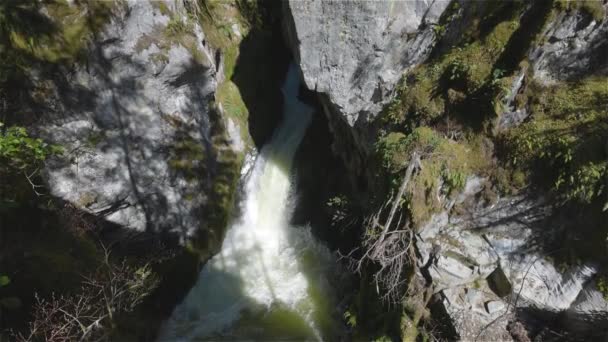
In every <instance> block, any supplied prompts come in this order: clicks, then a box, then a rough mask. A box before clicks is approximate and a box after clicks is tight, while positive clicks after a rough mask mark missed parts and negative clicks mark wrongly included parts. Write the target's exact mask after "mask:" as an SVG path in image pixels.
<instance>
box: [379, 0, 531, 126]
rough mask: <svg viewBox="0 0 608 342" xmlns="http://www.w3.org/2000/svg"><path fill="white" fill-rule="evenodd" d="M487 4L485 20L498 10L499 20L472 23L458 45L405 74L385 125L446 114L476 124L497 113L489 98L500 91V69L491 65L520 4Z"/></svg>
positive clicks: (433, 120)
mask: <svg viewBox="0 0 608 342" xmlns="http://www.w3.org/2000/svg"><path fill="white" fill-rule="evenodd" d="M490 7H491V8H490V9H489V10H488V11H490V12H489V13H485V14H484V15H485V16H486V17H488V19H487V20H488V21H490V20H491V18H493V16H498V15H501V16H504V18H502V19H504V20H502V21H499V22H498V23H497V24H496V25H495V26H493V27H491V28H487V27H485V26H484V25H482V22H478V21H476V22H474V23H476V24H477V26H474V27H471V28H470V29H469V30H468V31H467V32H466V33H465V35H464V37H465V38H463V43H462V45H461V46H458V47H455V48H453V49H452V50H450V51H448V52H447V53H445V54H443V55H441V56H439V57H437V58H435V59H432V60H430V61H429V62H427V63H425V64H423V65H421V66H419V67H417V68H415V69H414V70H413V71H412V72H410V73H409V74H408V75H406V77H405V78H404V80H403V82H402V83H401V85H400V87H399V88H398V96H397V98H396V100H395V101H394V102H393V103H392V104H391V105H390V106H388V107H387V110H386V112H385V116H384V121H385V123H386V124H389V125H397V126H399V125H406V126H409V127H410V128H411V127H412V126H414V127H415V126H417V125H428V124H434V123H436V122H437V121H438V120H439V119H440V118H442V117H445V116H448V117H450V116H451V117H455V118H457V119H459V120H460V121H464V122H466V123H468V124H471V123H475V124H479V123H481V122H482V120H483V119H485V118H488V117H493V116H495V115H496V113H495V112H494V105H493V100H494V98H496V97H497V96H499V95H500V94H499V93H503V89H502V87H497V85H498V84H499V82H498V81H497V80H498V79H500V78H501V77H502V74H503V72H501V71H500V70H499V69H496V68H495V67H494V65H495V63H496V62H497V61H498V59H499V57H500V56H501V54H503V53H504V52H505V48H506V47H507V45H508V43H509V39H510V38H511V37H512V36H513V34H514V33H515V32H516V31H517V30H518V28H519V25H520V20H519V15H520V14H521V12H522V10H523V6H522V5H521V4H518V3H513V2H505V3H501V4H500V5H498V6H490ZM471 61H475V63H471Z"/></svg>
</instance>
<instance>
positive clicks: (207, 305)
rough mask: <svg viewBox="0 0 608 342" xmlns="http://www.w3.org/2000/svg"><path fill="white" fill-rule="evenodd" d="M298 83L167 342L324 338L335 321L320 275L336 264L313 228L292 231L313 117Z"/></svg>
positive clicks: (294, 79) (292, 79)
mask: <svg viewBox="0 0 608 342" xmlns="http://www.w3.org/2000/svg"><path fill="white" fill-rule="evenodd" d="M300 82H301V80H300V78H299V70H298V69H297V68H296V67H295V66H294V65H292V66H290V68H289V71H288V73H287V77H286V80H285V82H284V85H283V88H282V91H283V96H284V108H283V119H282V122H281V123H280V125H279V127H278V128H277V130H276V131H275V133H274V135H273V136H272V138H271V140H270V142H269V143H268V144H267V145H265V146H264V147H263V148H262V149H261V151H260V153H259V155H258V156H257V159H256V160H255V164H254V166H253V169H252V170H251V172H250V173H249V174H248V175H247V177H248V178H247V179H246V180H245V186H244V190H245V194H244V198H243V200H242V202H241V204H240V205H241V211H240V217H238V218H236V219H235V220H234V221H233V223H232V224H231V225H230V227H229V229H228V230H227V233H226V237H225V240H224V242H223V244H222V248H221V252H220V253H219V254H218V255H216V256H214V257H213V258H212V259H211V260H209V262H208V263H207V264H206V265H205V267H204V268H203V270H202V271H201V273H200V275H199V278H198V281H197V283H196V285H195V286H194V287H193V288H192V289H191V290H190V292H189V293H188V295H187V296H186V298H185V300H184V301H183V303H181V304H180V305H179V306H178V307H177V308H176V309H175V311H174V312H173V314H172V316H171V318H170V319H169V320H168V321H167V322H166V323H165V325H164V326H163V327H162V329H161V334H160V340H161V341H190V340H197V341H198V340H201V339H212V340H218V339H227V340H230V339H272V338H275V339H278V338H282V339H285V338H289V339H294V338H296V339H299V340H302V339H307V340H321V339H322V333H321V332H320V331H321V330H322V329H323V325H325V326H327V325H328V324H329V323H328V321H329V320H330V319H329V318H328V317H330V316H331V314H330V311H331V304H330V301H331V299H330V296H328V294H327V291H326V289H327V288H328V286H326V284H324V282H326V281H325V280H324V278H323V276H322V274H323V273H324V271H326V270H325V268H326V267H330V266H327V265H331V264H333V260H331V255H330V253H329V251H328V250H327V249H326V248H325V247H324V246H323V245H321V244H320V243H318V242H317V241H315V239H314V238H313V237H312V235H311V233H310V229H309V228H307V227H291V226H290V225H289V220H290V218H291V214H292V211H293V210H292V209H293V206H294V200H293V198H294V197H295V196H294V194H293V185H292V176H291V168H292V163H293V158H294V154H295V152H296V150H297V147H298V145H299V144H300V142H301V140H302V138H303V137H304V134H305V132H306V129H307V128H308V126H309V124H310V121H311V118H312V108H311V107H309V106H308V105H306V104H304V103H302V102H300V101H299V100H298V98H297V95H298V89H299V85H300ZM334 307H335V306H334ZM330 325H331V324H330Z"/></svg>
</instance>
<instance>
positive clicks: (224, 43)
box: [198, 1, 260, 144]
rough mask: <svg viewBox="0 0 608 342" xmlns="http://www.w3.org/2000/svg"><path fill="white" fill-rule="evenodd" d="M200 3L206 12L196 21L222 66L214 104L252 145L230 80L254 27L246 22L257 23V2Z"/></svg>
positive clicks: (244, 110) (241, 103)
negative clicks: (220, 108) (221, 59)
mask: <svg viewBox="0 0 608 342" xmlns="http://www.w3.org/2000/svg"><path fill="white" fill-rule="evenodd" d="M202 3H203V6H204V9H205V10H204V11H200V12H199V13H198V20H199V22H200V23H201V26H202V27H203V31H204V32H205V36H206V39H208V40H209V43H210V44H211V46H213V47H214V48H216V49H219V50H220V51H221V52H222V57H223V63H224V77H223V81H222V82H221V83H220V84H219V85H218V89H217V93H216V100H217V101H218V102H219V103H221V104H222V108H223V110H224V112H225V113H226V114H228V116H229V117H230V118H232V119H233V120H234V121H235V123H237V125H238V126H239V128H240V132H241V137H242V138H243V139H244V140H245V141H246V142H247V143H248V144H251V138H250V137H249V128H248V126H249V125H248V119H249V110H248V108H247V106H246V105H245V103H244V101H243V98H242V96H241V92H240V90H239V88H238V87H237V85H236V84H235V83H234V81H233V78H234V71H235V67H236V64H237V59H238V57H239V48H240V44H241V42H242V40H243V39H244V37H246V36H247V34H248V33H249V31H250V29H251V27H252V25H255V24H252V23H251V22H250V21H249V20H253V21H254V23H255V22H257V21H258V20H260V19H259V18H258V16H257V15H256V13H257V12H256V11H257V2H255V1H202ZM256 18H257V19H256ZM233 26H235V27H236V28H237V29H238V31H239V33H240V34H239V35H237V34H236V33H235V32H234V31H233V29H232V27H233Z"/></svg>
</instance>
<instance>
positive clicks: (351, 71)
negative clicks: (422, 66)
mask: <svg viewBox="0 0 608 342" xmlns="http://www.w3.org/2000/svg"><path fill="white" fill-rule="evenodd" d="M448 4H449V1H447V0H446V1H444V0H417V1H297V0H294V1H286V2H284V12H285V17H286V27H287V29H286V35H287V40H288V42H289V43H290V46H291V49H292V52H293V54H294V58H295V60H296V61H297V62H298V63H299V64H300V67H301V69H302V73H303V75H304V81H305V83H306V86H307V87H308V89H310V90H313V91H316V92H318V93H323V94H326V95H327V97H328V99H329V101H330V103H332V105H334V106H335V107H336V111H337V112H338V113H340V114H341V115H343V116H344V117H345V119H346V121H347V122H348V124H349V125H350V126H354V125H355V123H356V122H357V121H358V120H363V121H369V120H371V119H372V118H373V117H374V116H375V115H376V114H378V113H379V112H380V110H381V109H382V107H383V106H384V105H385V104H386V103H387V102H388V101H389V100H390V98H391V96H390V94H391V92H392V91H393V88H394V86H395V84H396V83H397V81H399V80H400V79H401V75H402V73H403V71H404V70H406V69H407V68H409V67H411V66H413V65H415V64H417V63H419V62H421V61H423V60H424V59H425V58H426V57H427V56H428V54H429V53H430V49H431V48H432V46H433V43H434V40H435V35H434V32H433V29H432V25H433V24H435V23H437V21H438V20H439V17H440V16H441V14H442V13H443V11H444V10H445V8H446V7H447V5H448ZM327 18H331V20H327Z"/></svg>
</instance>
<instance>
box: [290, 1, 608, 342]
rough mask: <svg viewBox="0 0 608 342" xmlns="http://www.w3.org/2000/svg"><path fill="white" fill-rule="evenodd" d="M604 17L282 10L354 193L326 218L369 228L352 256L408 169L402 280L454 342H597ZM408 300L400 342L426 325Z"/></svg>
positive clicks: (294, 4)
mask: <svg viewBox="0 0 608 342" xmlns="http://www.w3.org/2000/svg"><path fill="white" fill-rule="evenodd" d="M606 7H607V5H606V4H605V3H603V2H601V1H580V2H579V1H571V2H566V1H553V2H540V1H539V2H523V1H509V2H500V3H491V2H470V1H451V2H449V3H448V2H440V1H410V2H407V3H393V2H390V3H389V2H386V3H373V2H360V3H356V4H352V3H348V4H346V3H335V2H322V1H321V2H300V1H289V2H285V3H284V12H285V20H286V22H285V26H286V28H287V29H286V32H287V33H286V35H287V38H286V39H287V41H288V42H289V43H290V47H291V49H292V52H293V54H294V58H295V60H296V61H297V62H298V63H299V64H300V66H301V68H302V73H303V75H304V79H305V81H306V85H307V87H308V88H309V89H310V90H311V91H314V92H316V93H317V94H318V97H319V99H320V100H319V101H320V103H321V104H322V107H323V108H324V112H325V114H326V116H327V117H328V121H329V124H330V127H331V130H332V133H333V136H334V142H333V146H332V147H333V150H334V151H335V153H336V154H337V155H339V156H341V158H342V159H343V160H344V162H345V165H346V168H347V170H348V173H349V175H348V176H349V177H350V178H352V180H351V186H350V189H348V190H345V193H343V194H341V195H338V196H337V197H335V198H334V199H332V200H331V201H330V202H329V204H330V212H331V210H332V209H331V208H334V209H333V210H334V214H335V215H337V217H340V216H349V215H351V216H354V217H356V216H359V217H361V221H360V222H363V228H359V229H356V228H353V227H352V226H350V223H349V227H350V229H351V231H350V234H361V235H360V236H361V239H362V241H370V239H371V240H373V239H374V236H376V237H377V236H384V234H380V233H379V232H374V231H373V230H371V231H370V229H369V228H366V225H365V222H368V221H366V220H365V219H364V218H365V217H366V216H367V215H369V216H372V214H374V213H375V212H376V210H379V212H382V211H381V210H382V209H381V208H382V206H383V205H385V204H384V203H385V201H386V200H387V199H394V196H395V195H396V194H397V193H398V190H399V186H400V185H401V184H403V182H402V180H403V179H404V178H407V177H409V176H408V170H409V169H410V167H409V166H411V164H412V163H417V164H416V165H414V166H415V167H414V170H415V171H414V172H413V176H411V178H408V180H409V183H406V184H407V187H406V189H405V190H406V191H405V192H404V195H403V197H402V198H401V199H397V200H398V201H399V202H398V203H399V205H398V212H400V213H402V217H404V218H405V220H406V221H405V222H406V224H405V226H404V227H405V228H403V229H411V230H413V231H414V232H415V237H414V238H413V241H415V244H416V256H417V257H416V259H417V261H416V263H415V265H410V266H409V267H412V268H413V269H415V270H416V272H418V274H419V276H420V277H421V278H422V279H424V281H426V282H427V285H426V288H430V289H432V292H433V293H434V296H433V299H432V300H431V303H432V304H431V305H429V307H433V308H434V309H433V315H432V316H436V317H437V318H436V320H441V318H440V317H442V316H440V315H439V313H443V315H447V316H446V317H449V321H450V322H451V323H450V324H449V325H451V327H447V328H446V327H444V329H443V330H445V331H451V332H452V337H454V336H459V337H460V338H463V339H475V338H479V337H481V338H486V339H488V338H491V339H501V340H503V339H516V338H519V337H517V336H516V335H517V334H516V333H515V332H514V331H516V330H517V327H519V326H521V325H523V326H525V329H527V333H528V334H529V336H530V337H534V336H538V337H539V338H551V337H550V335H551V334H553V333H557V334H563V335H568V334H569V335H568V336H569V338H598V337H600V336H605V334H606V332H605V331H603V330H601V329H597V324H598V322H605V320H606V309H607V304H606V300H605V298H604V297H605V296H606V288H605V285H602V284H605V279H606V274H608V273H607V270H606V268H605V265H606V257H607V253H606V234H607V233H608V231H607V227H606V225H605V224H604V222H605V220H606V215H607V212H606V208H607V205H608V198H607V197H606V196H607V195H606V194H607V191H608V189H607V187H608V184H607V183H608V150H607V149H606V146H607V145H606V144H607V143H608V109H607V108H608V78H607V66H608V64H607V63H606V61H607V60H608V59H607V58H606V51H607V45H606V44H608V40H607V39H606V30H607V28H608V18H607V17H606ZM327 16H329V17H331V18H332V19H331V20H326V17H327ZM412 156H417V158H412ZM378 208H380V209H378ZM336 210H338V211H336ZM348 210H350V212H349V211H348ZM345 211H346V214H344V212H345ZM338 214H339V215H338ZM374 217H375V216H374ZM391 217H392V216H391ZM376 218H377V217H376ZM345 222H346V220H340V219H338V220H337V222H336V223H335V226H336V227H335V228H339V229H343V228H344V227H340V225H341V224H342V225H344V224H345ZM389 222H390V221H389ZM394 229H395V230H398V229H397V228H394ZM344 234H349V233H344ZM374 234H378V235H374ZM346 252H348V251H346ZM360 253H361V254H364V255H363V256H362V257H363V258H365V257H367V256H368V255H366V254H365V251H362V252H360ZM355 255H356V254H355ZM360 257H361V255H360ZM380 266H382V269H384V268H385V267H387V265H384V264H382V265H377V264H373V263H372V264H370V265H368V271H369V272H371V273H373V272H375V271H374V270H377V269H378V268H379V267H380ZM368 279H369V278H368ZM364 283H365V281H364ZM362 284H363V283H362ZM362 286H364V285H362ZM369 286H374V285H373V284H372V285H369ZM375 286H378V285H377V283H376V285H375ZM360 291H361V292H360V293H363V292H365V291H364V290H363V287H362V289H361V290H360ZM379 291H380V293H379V297H382V291H386V289H384V290H383V289H382V288H380V289H379ZM404 291H407V288H406V289H404ZM602 293H603V294H602ZM406 294H407V292H404V293H403V295H404V299H403V301H402V302H401V305H402V306H403V308H404V309H403V310H404V311H403V317H402V319H401V322H402V324H405V325H402V328H403V329H404V330H402V332H403V331H406V330H407V331H410V330H408V329H407V326H408V324H411V323H403V322H412V319H413V318H414V317H417V318H416V319H419V318H420V317H421V316H424V315H423V314H421V313H420V310H418V311H416V310H414V311H411V305H410V304H411V302H412V300H410V299H408V296H407V295H406ZM372 297H373V296H372ZM363 298H365V297H363ZM361 300H365V299H359V302H358V303H359V304H357V305H358V306H359V307H361V306H364V305H363V304H361V302H360V301H361ZM377 300H379V299H377ZM408 303H410V304H408ZM357 305H355V309H354V311H356V306H357ZM408 305H409V309H408ZM396 310H397V311H399V309H396ZM425 310H426V309H423V310H422V311H425ZM438 312H439V313H438ZM359 314H361V315H363V314H364V313H363V312H362V311H359ZM351 316H352V312H350V311H349V317H351ZM366 317H370V316H369V312H368V313H367V316H366ZM560 317H565V318H560ZM358 319H359V322H361V321H362V320H364V319H365V318H362V317H358ZM368 319H371V318H368ZM432 321H433V320H432V319H429V320H427V322H426V323H424V320H422V323H421V331H424V330H423V329H422V327H423V328H425V329H431V328H430V327H431V326H432V325H433V324H435V323H433V322H432ZM416 322H418V320H417V321H416ZM566 323H567V324H566ZM543 326H545V328H543ZM593 327H596V329H594V328H593ZM382 329H385V331H388V332H387V334H388V335H390V336H394V335H398V334H399V333H398V332H395V330H390V329H389V328H386V326H385V327H384V328H381V329H380V330H382ZM386 329H388V330H386ZM396 330H399V328H397V329H396ZM363 336H365V335H363ZM371 337H374V336H373V335H372V336H371ZM371 337H370V336H367V337H366V338H371ZM376 337H378V336H376ZM401 337H402V338H406V337H408V338H410V337H411V335H402V336H401ZM406 339H407V338H406Z"/></svg>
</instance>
